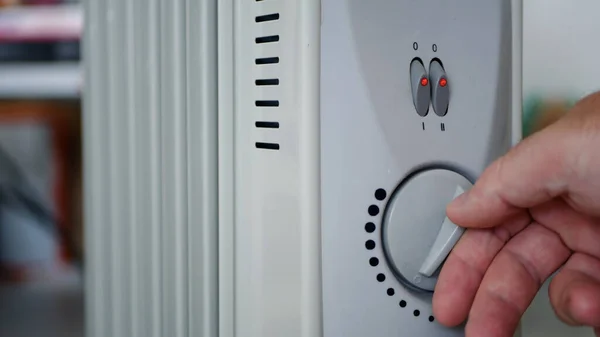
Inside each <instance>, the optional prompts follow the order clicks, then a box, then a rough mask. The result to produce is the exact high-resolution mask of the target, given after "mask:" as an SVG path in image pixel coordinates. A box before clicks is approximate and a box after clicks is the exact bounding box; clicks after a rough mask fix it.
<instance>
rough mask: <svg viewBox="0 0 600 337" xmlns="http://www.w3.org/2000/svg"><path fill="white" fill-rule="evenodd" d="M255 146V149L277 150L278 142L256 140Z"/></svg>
mask: <svg viewBox="0 0 600 337" xmlns="http://www.w3.org/2000/svg"><path fill="white" fill-rule="evenodd" d="M256 148H257V149H263V150H279V144H277V143H262V142H257V143H256Z"/></svg>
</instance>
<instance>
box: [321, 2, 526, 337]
mask: <svg viewBox="0 0 600 337" xmlns="http://www.w3.org/2000/svg"><path fill="white" fill-rule="evenodd" d="M511 5H512V3H511V1H506V0H490V1H479V0H465V1H464V2H461V4H460V6H458V5H457V4H456V3H455V2H449V1H445V0H427V1H413V0H376V1H360V0H341V1H340V0H323V1H322V10H323V12H322V26H321V36H322V41H321V122H322V123H321V151H322V152H321V170H322V176H321V188H322V236H323V239H322V240H323V241H322V242H323V243H322V254H323V306H324V307H323V309H324V335H325V337H339V336H344V337H363V336H378V337H421V336H427V337H463V336H464V329H463V327H457V328H454V329H449V328H446V327H444V326H442V325H441V324H439V323H437V320H435V317H432V321H430V320H429V317H430V316H433V315H432V307H431V294H428V293H427V292H417V291H413V290H411V289H410V288H409V287H407V286H406V285H405V284H404V283H402V282H401V281H400V280H399V279H398V278H397V277H396V275H397V274H398V273H397V271H396V270H395V269H396V268H394V266H393V264H391V263H388V261H387V259H386V254H387V253H386V251H385V249H384V244H383V240H382V238H383V233H382V229H383V227H382V222H383V219H384V217H385V216H386V213H387V211H386V207H387V205H388V203H389V201H390V198H394V197H395V194H394V191H396V190H397V189H398V186H399V184H400V183H401V182H402V181H404V180H406V179H407V178H408V177H410V176H411V175H412V174H414V173H415V172H418V171H422V170H423V169H424V168H425V167H445V168H449V169H452V170H454V171H457V172H459V173H460V174H461V175H463V176H465V177H466V178H468V180H470V181H475V180H476V179H477V177H478V176H479V174H481V172H482V171H483V170H484V169H485V168H486V167H487V166H488V165H489V164H490V163H491V162H492V161H493V160H494V159H496V158H497V157H498V156H500V155H502V154H504V153H505V152H506V151H507V150H508V149H509V148H510V146H511V144H512V137H513V133H512V132H511V130H512V127H513V124H512V121H513V118H512V117H513V111H514V113H515V116H519V114H518V112H519V113H520V109H519V108H520V105H518V104H516V105H515V104H513V103H514V102H513V99H514V100H517V101H518V100H519V99H520V95H521V94H520V87H519V86H518V85H515V83H517V82H513V75H514V76H515V77H516V78H517V79H519V78H520V72H517V73H513V64H515V67H516V69H517V70H518V69H520V68H519V66H518V62H519V61H518V60H519V59H518V58H515V59H513V40H512V35H513V31H512V13H511V12H512V10H511ZM434 9H435V10H434ZM517 11H519V9H518V8H517ZM424 17H425V18H426V19H425V21H424V20H423V18H424ZM424 22H425V24H424ZM518 32H519V34H520V30H519V31H518ZM515 46H518V44H517V43H516V42H515ZM515 48H517V47H515ZM434 50H435V51H434ZM417 57H418V58H420V59H421V60H423V62H424V64H425V65H426V67H427V68H428V67H429V63H430V62H431V60H433V59H435V58H439V59H440V60H442V62H443V65H444V68H445V69H446V70H447V72H448V76H449V85H451V90H450V98H451V100H450V105H449V109H448V114H446V116H444V117H443V118H441V117H439V116H437V115H436V114H435V113H433V112H430V113H428V114H427V116H425V117H421V116H419V114H417V113H416V112H415V105H414V101H413V94H412V87H411V83H410V80H409V79H410V66H409V65H410V63H411V61H412V60H413V59H415V58H417ZM513 60H515V61H513ZM513 62H514V63H513ZM430 81H431V78H430ZM513 88H517V89H518V90H515V91H514V92H513ZM513 107H515V108H516V109H518V112H517V110H513ZM517 121H520V118H518V119H517ZM442 123H443V125H442ZM515 123H517V122H515ZM518 129H520V128H515V130H518ZM377 189H384V190H385V191H386V192H387V196H386V197H385V198H382V200H379V199H377V198H376V197H375V196H374V192H375V191H376V190H377ZM436 190H437V187H436ZM455 191H456V185H449V186H448V187H447V189H444V190H443V192H439V191H438V192H436V193H432V194H434V195H437V194H442V193H443V194H445V196H443V195H439V196H438V197H436V198H433V197H432V198H433V199H432V200H437V201H432V202H434V203H435V202H439V205H438V206H435V205H433V204H431V203H427V204H426V209H427V210H430V211H432V212H436V214H435V216H433V215H432V218H434V219H433V220H432V221H431V222H427V224H428V225H429V226H431V228H430V231H428V232H427V234H426V235H427V237H428V240H423V241H426V242H427V243H422V244H421V245H420V246H418V247H420V248H419V251H420V252H421V254H422V255H421V256H420V257H419V258H416V259H415V261H414V262H411V264H412V268H413V270H414V272H415V273H418V272H419V270H420V269H421V266H422V264H423V262H424V261H425V259H426V257H427V256H428V253H429V250H428V249H427V248H426V249H422V248H423V245H427V244H428V245H433V243H434V241H435V239H436V235H437V234H438V232H439V230H440V226H441V224H442V223H443V221H444V217H445V214H443V209H444V207H443V206H444V205H445V204H447V202H448V201H450V200H451V199H452V197H453V195H454V193H455ZM437 198H439V200H438V199H437ZM407 199H408V198H407ZM414 200H416V198H412V199H410V200H407V201H408V202H413V201H414ZM414 202H415V206H414V207H413V208H414V209H416V208H418V207H424V206H423V204H419V203H417V202H416V201H414ZM419 205H421V206H419ZM371 206H375V207H377V208H378V209H379V210H381V211H380V212H371V213H369V209H370V208H371V210H374V209H375V208H374V207H371ZM434 206H435V207H434ZM407 209H411V207H407ZM415 212H418V213H422V214H426V212H425V211H423V210H421V211H418V210H415ZM369 223H372V224H373V225H374V226H370V225H369V226H368V227H367V228H369V230H365V228H366V224H369ZM373 228H374V230H373V231H372V232H371V229H373ZM390 238H391V236H390ZM406 240H407V241H410V240H415V241H416V240H421V239H419V238H415V237H408V238H406ZM367 243H368V245H367ZM411 244H412V243H411V242H408V243H407V245H411ZM367 246H368V247H370V248H372V249H367V248H366V247H367ZM428 248H430V247H428ZM392 249H399V248H392ZM412 252H413V250H410V251H408V253H412ZM373 258H376V259H377V261H378V262H379V263H378V264H376V265H375V266H373V265H371V264H370V261H371V259H373ZM379 275H382V276H379ZM380 280H381V281H380ZM390 294H391V295H390ZM400 304H402V305H400Z"/></svg>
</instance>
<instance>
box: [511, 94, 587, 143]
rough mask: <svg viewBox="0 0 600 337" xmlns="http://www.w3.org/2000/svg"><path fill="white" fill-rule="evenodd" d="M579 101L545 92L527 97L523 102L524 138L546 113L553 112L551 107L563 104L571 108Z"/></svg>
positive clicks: (533, 130)
mask: <svg viewBox="0 0 600 337" xmlns="http://www.w3.org/2000/svg"><path fill="white" fill-rule="evenodd" d="M576 103H577V99H573V98H565V97H557V96H548V95H543V94H532V95H529V96H528V97H526V98H525V100H524V102H523V129H522V132H523V138H526V137H528V136H530V135H531V134H533V133H534V132H536V131H538V130H536V128H537V126H538V123H539V122H540V120H541V119H542V118H544V117H546V116H545V114H546V113H550V112H551V110H550V109H551V108H552V107H555V106H557V105H562V106H564V107H565V108H566V109H568V108H571V107H572V106H573V105H575V104H576Z"/></svg>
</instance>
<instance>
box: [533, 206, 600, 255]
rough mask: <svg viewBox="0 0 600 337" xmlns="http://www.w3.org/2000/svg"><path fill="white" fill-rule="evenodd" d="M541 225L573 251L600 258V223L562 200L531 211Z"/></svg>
mask: <svg viewBox="0 0 600 337" xmlns="http://www.w3.org/2000/svg"><path fill="white" fill-rule="evenodd" d="M530 213H531V216H532V218H533V219H534V220H535V221H536V222H538V223H539V224H541V225H543V226H545V227H547V228H549V229H550V230H552V231H554V232H556V233H557V234H558V235H559V236H560V237H561V239H562V241H563V242H564V243H565V245H566V246H567V247H569V248H570V249H571V250H572V251H575V252H580V253H585V254H588V255H591V256H594V257H597V258H600V244H599V243H600V223H598V220H596V219H595V218H592V217H590V216H586V215H584V214H581V213H579V212H577V211H575V210H574V209H573V208H572V207H571V206H569V205H568V204H567V203H566V202H565V201H564V200H562V199H560V198H559V199H554V200H552V201H549V202H547V203H545V204H542V205H540V206H537V207H534V208H532V209H531V210H530Z"/></svg>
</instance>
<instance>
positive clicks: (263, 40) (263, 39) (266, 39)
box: [255, 35, 279, 44]
mask: <svg viewBox="0 0 600 337" xmlns="http://www.w3.org/2000/svg"><path fill="white" fill-rule="evenodd" d="M278 41H279V35H269V36H261V37H257V38H256V39H255V42H256V43H257V44H263V43H273V42H278Z"/></svg>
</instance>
